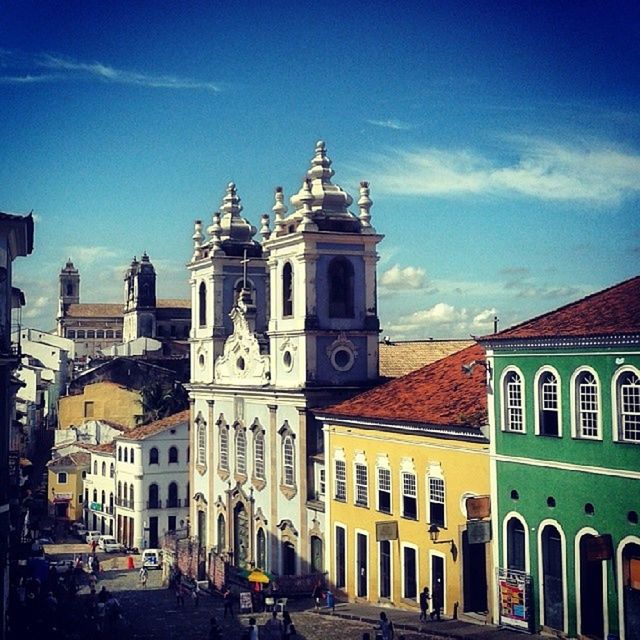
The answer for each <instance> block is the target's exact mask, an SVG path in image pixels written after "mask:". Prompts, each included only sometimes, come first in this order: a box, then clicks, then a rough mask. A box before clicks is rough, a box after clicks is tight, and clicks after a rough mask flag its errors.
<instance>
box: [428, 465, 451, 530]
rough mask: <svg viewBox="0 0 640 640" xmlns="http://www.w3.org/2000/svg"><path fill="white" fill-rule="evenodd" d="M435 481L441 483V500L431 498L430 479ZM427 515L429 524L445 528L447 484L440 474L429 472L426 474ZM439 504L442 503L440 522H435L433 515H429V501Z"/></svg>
mask: <svg viewBox="0 0 640 640" xmlns="http://www.w3.org/2000/svg"><path fill="white" fill-rule="evenodd" d="M432 480H434V481H437V482H441V483H442V501H440V500H432V495H433V494H432V486H431V481H432ZM426 493H427V517H428V522H429V524H437V526H439V527H442V528H443V529H446V528H447V484H446V482H445V479H444V477H443V476H442V474H436V473H431V472H429V474H428V475H427V492H426ZM432 502H433V503H435V504H441V505H442V516H443V517H442V520H443V522H442V523H435V522H434V521H433V517H432V516H431V503H432Z"/></svg>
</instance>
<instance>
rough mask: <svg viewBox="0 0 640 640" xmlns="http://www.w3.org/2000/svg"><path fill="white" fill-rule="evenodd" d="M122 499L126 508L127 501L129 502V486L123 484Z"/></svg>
mask: <svg viewBox="0 0 640 640" xmlns="http://www.w3.org/2000/svg"><path fill="white" fill-rule="evenodd" d="M122 491H123V493H122V499H123V500H124V503H125V506H127V501H128V500H129V485H128V484H127V483H126V482H125V483H124V484H123V485H122Z"/></svg>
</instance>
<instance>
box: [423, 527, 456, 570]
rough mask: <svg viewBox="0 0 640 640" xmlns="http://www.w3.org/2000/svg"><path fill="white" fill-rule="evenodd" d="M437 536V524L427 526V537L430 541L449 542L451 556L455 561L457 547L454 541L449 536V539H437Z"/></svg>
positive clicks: (434, 542) (438, 530) (438, 534)
mask: <svg viewBox="0 0 640 640" xmlns="http://www.w3.org/2000/svg"><path fill="white" fill-rule="evenodd" d="M439 537H440V529H439V528H438V525H436V524H432V525H431V526H430V527H429V539H430V540H431V542H433V544H450V545H451V549H450V551H451V557H452V558H453V561H454V562H455V561H456V560H457V559H458V547H457V546H456V543H455V541H454V540H453V538H451V539H450V540H438V538H439Z"/></svg>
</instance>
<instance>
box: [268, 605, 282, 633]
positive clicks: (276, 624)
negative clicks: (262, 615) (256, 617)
mask: <svg viewBox="0 0 640 640" xmlns="http://www.w3.org/2000/svg"><path fill="white" fill-rule="evenodd" d="M264 631H265V640H282V622H280V620H278V612H277V611H274V612H273V613H272V614H271V618H269V620H267V622H266V624H265V625H264Z"/></svg>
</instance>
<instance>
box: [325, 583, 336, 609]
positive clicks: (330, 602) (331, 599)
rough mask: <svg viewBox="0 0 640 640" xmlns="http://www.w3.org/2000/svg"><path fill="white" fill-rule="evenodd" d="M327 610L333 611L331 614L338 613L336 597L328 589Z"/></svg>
mask: <svg viewBox="0 0 640 640" xmlns="http://www.w3.org/2000/svg"><path fill="white" fill-rule="evenodd" d="M327 609H331V613H335V612H336V597H335V596H334V595H333V591H331V589H327Z"/></svg>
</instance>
